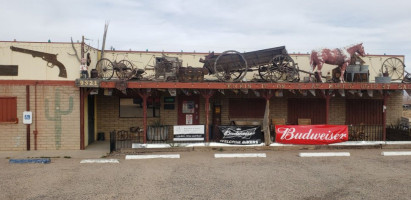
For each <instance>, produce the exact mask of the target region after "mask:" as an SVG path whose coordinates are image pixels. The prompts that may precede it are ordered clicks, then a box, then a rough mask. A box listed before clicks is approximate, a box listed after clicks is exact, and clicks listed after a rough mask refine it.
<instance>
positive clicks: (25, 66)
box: [0, 42, 98, 81]
mask: <svg viewBox="0 0 411 200" xmlns="http://www.w3.org/2000/svg"><path fill="white" fill-rule="evenodd" d="M11 46H14V47H19V48H24V49H29V50H34V51H39V52H44V53H50V54H58V55H57V60H58V61H60V62H61V63H62V64H63V65H64V66H65V68H66V71H67V78H63V77H59V76H58V75H59V69H58V67H56V66H55V67H52V68H51V67H48V66H47V62H46V61H44V60H43V59H41V58H40V57H33V56H32V55H31V54H26V53H20V52H16V51H12V50H11V49H10V47H11ZM74 47H75V49H76V50H77V53H78V55H79V56H80V53H81V44H80V43H75V44H74ZM85 49H86V50H88V53H90V57H91V65H90V67H89V71H90V70H91V69H93V68H94V66H95V64H96V62H97V54H98V53H97V52H98V51H97V50H96V49H94V48H91V47H90V48H89V47H88V46H87V45H86V46H85ZM86 53H87V52H86ZM86 53H85V56H86ZM70 54H74V49H73V47H72V44H71V43H39V42H0V57H1V59H0V65H18V76H0V79H5V80H67V81H72V80H75V79H77V78H80V62H79V61H78V60H77V58H76V57H75V56H73V55H70Z"/></svg>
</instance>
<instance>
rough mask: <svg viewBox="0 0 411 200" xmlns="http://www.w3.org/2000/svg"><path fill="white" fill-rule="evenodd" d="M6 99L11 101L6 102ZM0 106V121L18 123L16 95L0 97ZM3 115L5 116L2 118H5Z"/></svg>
mask: <svg viewBox="0 0 411 200" xmlns="http://www.w3.org/2000/svg"><path fill="white" fill-rule="evenodd" d="M7 100H9V101H10V102H11V103H9V102H6V101H7ZM0 108H1V109H0V110H1V112H0V123H18V121H19V120H18V118H17V97H0ZM3 112H6V113H3ZM3 116H6V117H4V118H7V119H4V118H3Z"/></svg>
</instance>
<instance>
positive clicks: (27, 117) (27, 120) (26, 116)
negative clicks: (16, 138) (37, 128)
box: [23, 111, 33, 124]
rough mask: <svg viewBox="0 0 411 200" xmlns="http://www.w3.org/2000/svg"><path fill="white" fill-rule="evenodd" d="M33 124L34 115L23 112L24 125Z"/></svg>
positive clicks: (29, 112)
mask: <svg viewBox="0 0 411 200" xmlns="http://www.w3.org/2000/svg"><path fill="white" fill-rule="evenodd" d="M32 123H33V113H32V112H31V111H24V112H23V124H32Z"/></svg>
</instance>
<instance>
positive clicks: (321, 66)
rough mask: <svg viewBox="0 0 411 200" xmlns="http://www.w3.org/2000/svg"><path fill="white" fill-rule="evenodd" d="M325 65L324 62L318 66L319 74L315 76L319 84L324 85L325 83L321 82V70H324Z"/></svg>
mask: <svg viewBox="0 0 411 200" xmlns="http://www.w3.org/2000/svg"><path fill="white" fill-rule="evenodd" d="M323 64H324V63H322V62H320V63H318V64H317V74H316V75H315V79H316V81H317V82H320V83H322V82H323V81H322V80H321V74H322V73H321V69H322V68H323Z"/></svg>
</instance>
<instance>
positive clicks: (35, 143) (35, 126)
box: [33, 81, 38, 150]
mask: <svg viewBox="0 0 411 200" xmlns="http://www.w3.org/2000/svg"><path fill="white" fill-rule="evenodd" d="M37 84H38V82H37V81H36V84H35V85H34V131H33V134H34V150H37V135H38V130H37Z"/></svg>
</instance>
